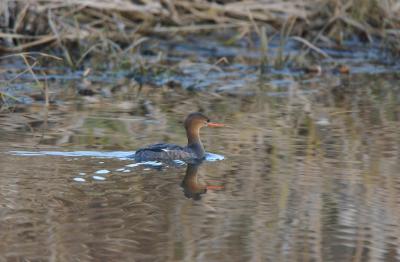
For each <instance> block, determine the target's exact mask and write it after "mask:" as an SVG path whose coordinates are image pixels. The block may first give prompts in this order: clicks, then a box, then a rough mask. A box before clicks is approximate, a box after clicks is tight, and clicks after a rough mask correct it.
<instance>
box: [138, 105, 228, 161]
mask: <svg viewBox="0 0 400 262" xmlns="http://www.w3.org/2000/svg"><path fill="white" fill-rule="evenodd" d="M204 126H210V127H217V126H223V125H222V124H219V123H211V122H210V120H209V119H208V118H207V117H206V116H205V115H203V114H201V113H192V114H189V115H188V116H187V118H186V120H185V129H186V136H187V138H188V144H187V145H186V146H179V145H174V144H165V143H160V144H154V145H150V146H147V147H145V148H142V149H139V150H137V151H136V153H135V160H136V161H137V162H143V161H155V160H158V161H172V160H182V161H186V162H187V161H193V160H201V159H204V157H205V150H204V147H203V144H202V143H201V140H200V129H201V128H202V127H204Z"/></svg>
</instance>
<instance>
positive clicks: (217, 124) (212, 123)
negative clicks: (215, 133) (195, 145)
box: [207, 122, 225, 127]
mask: <svg viewBox="0 0 400 262" xmlns="http://www.w3.org/2000/svg"><path fill="white" fill-rule="evenodd" d="M207 126H208V127H223V126H225V125H224V124H222V123H214V122H209V123H207Z"/></svg>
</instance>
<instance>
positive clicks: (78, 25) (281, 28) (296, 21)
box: [0, 0, 400, 65]
mask: <svg viewBox="0 0 400 262" xmlns="http://www.w3.org/2000/svg"><path fill="white" fill-rule="evenodd" d="M0 14H1V16H0V26H1V27H3V28H5V30H2V32H1V33H0V43H1V45H0V51H3V52H21V51H24V50H29V49H33V48H39V47H43V46H50V47H53V46H57V47H58V48H61V49H62V52H63V53H64V57H65V58H66V60H67V62H68V63H70V64H71V65H72V64H73V61H72V59H71V54H70V52H71V51H70V50H71V48H69V47H68V45H69V44H71V43H73V44H78V45H79V46H80V47H81V48H83V49H84V50H83V51H82V53H83V54H87V53H88V52H91V51H93V50H94V49H99V48H101V47H104V46H107V47H110V46H111V47H112V48H113V49H115V50H116V51H118V52H124V51H126V50H127V49H128V50H129V49H132V48H135V46H136V45H137V43H138V42H141V41H142V39H143V36H144V35H153V34H171V33H173V34H178V33H181V34H184V33H188V32H190V33H193V32H203V31H212V30H219V29H221V28H252V29H254V25H257V27H259V28H262V27H265V28H266V29H267V30H266V33H267V34H270V33H281V34H283V35H284V37H283V38H282V39H283V41H284V40H285V39H286V38H287V37H293V36H294V37H296V38H295V39H297V40H300V41H301V42H302V43H303V44H305V45H306V46H307V47H308V48H310V49H313V50H314V51H315V50H318V47H317V45H318V44H319V43H323V44H330V45H338V44H339V45H340V44H342V43H343V40H345V39H348V38H350V37H354V36H357V37H358V38H359V39H361V40H362V41H371V40H372V39H373V38H374V37H377V38H380V39H382V40H385V41H384V43H385V44H386V45H387V46H388V45H390V47H392V48H393V49H396V50H397V49H398V48H399V45H398V40H397V39H398V36H399V35H400V3H399V2H398V1H394V0H382V1H378V0H352V1H351V0H350V1H347V0H346V1H344V0H292V1H276V0H264V1H263V0H258V1H256V0H254V1H251V0H241V1H229V0H220V1H206V0H196V1H193V0H157V1H156V0H146V1H145V0H142V1H130V0H69V1H64V0H32V1H22V0H21V1H15V0H14V1H13V0H5V1H2V2H1V4H0ZM94 44H96V46H94V47H93V45H94ZM121 44H123V45H121ZM126 45H127V47H126ZM122 46H123V47H122ZM80 60H81V59H80Z"/></svg>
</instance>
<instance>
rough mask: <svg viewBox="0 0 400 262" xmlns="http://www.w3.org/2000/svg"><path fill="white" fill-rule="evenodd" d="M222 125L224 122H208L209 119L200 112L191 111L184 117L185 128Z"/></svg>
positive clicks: (196, 128)
mask: <svg viewBox="0 0 400 262" xmlns="http://www.w3.org/2000/svg"><path fill="white" fill-rule="evenodd" d="M205 126H208V127H223V126H224V124H221V123H215V122H210V119H209V118H208V117H206V116H205V115H203V114H202V113H199V112H196V113H191V114H189V115H188V116H187V117H186V120H185V128H186V130H193V131H194V130H200V128H202V127H205Z"/></svg>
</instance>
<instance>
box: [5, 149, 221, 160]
mask: <svg viewBox="0 0 400 262" xmlns="http://www.w3.org/2000/svg"><path fill="white" fill-rule="evenodd" d="M10 153H11V154H13V155H15V156H64V157H95V158H116V159H121V160H132V159H133V158H134V157H135V151H111V152H101V151H65V152H64V151H11V152H10ZM224 158H225V157H224V156H223V155H218V154H213V153H206V156H205V161H220V160H223V159H224ZM177 161H179V160H177ZM148 162H155V161H148Z"/></svg>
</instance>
